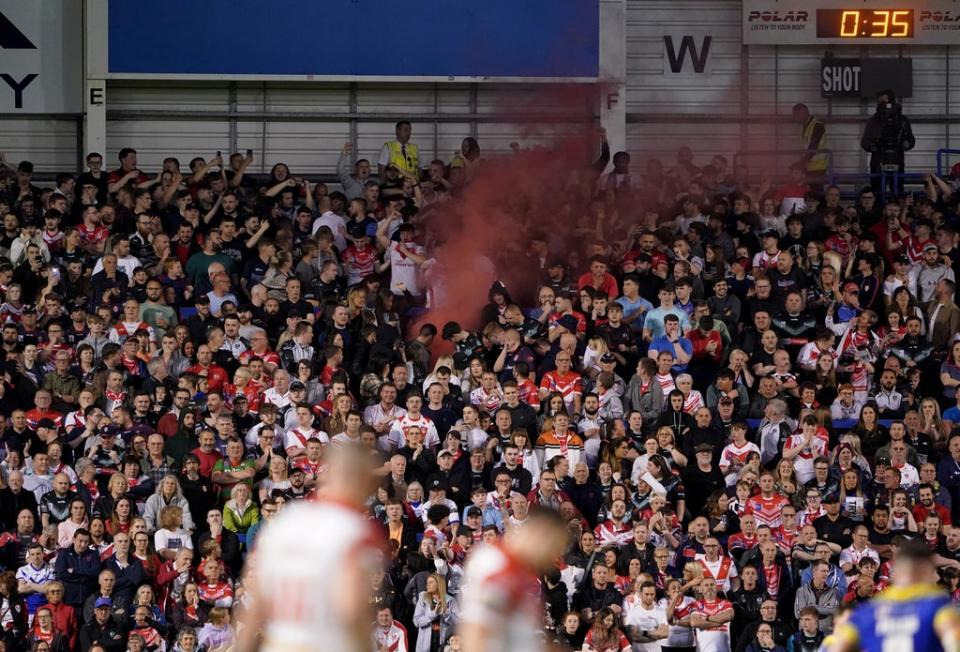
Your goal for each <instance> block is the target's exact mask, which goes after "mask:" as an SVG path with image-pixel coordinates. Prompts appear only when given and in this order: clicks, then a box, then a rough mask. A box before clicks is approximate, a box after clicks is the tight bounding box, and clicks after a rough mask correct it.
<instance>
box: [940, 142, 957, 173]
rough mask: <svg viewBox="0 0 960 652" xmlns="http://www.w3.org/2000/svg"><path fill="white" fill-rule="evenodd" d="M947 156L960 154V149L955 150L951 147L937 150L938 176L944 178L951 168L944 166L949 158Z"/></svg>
mask: <svg viewBox="0 0 960 652" xmlns="http://www.w3.org/2000/svg"><path fill="white" fill-rule="evenodd" d="M947 154H960V149H953V148H950V147H944V148H942V149H938V150H937V176H938V177H943V175H944V174H945V171H948V170H949V168H948V167H947V165H945V164H944V161H945V160H946V158H947Z"/></svg>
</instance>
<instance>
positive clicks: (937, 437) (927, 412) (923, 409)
mask: <svg viewBox="0 0 960 652" xmlns="http://www.w3.org/2000/svg"><path fill="white" fill-rule="evenodd" d="M917 414H918V416H919V417H920V422H919V428H918V430H919V432H921V433H923V434H925V435H927V436H928V437H930V439H932V440H933V445H934V446H938V445H941V444H942V443H943V442H945V441H946V440H947V428H946V426H945V425H944V424H943V417H942V416H941V415H940V405H939V404H938V403H937V401H936V400H935V399H933V398H930V397H929V396H928V397H927V398H925V399H923V400H922V401H920V409H919V410H918V411H917Z"/></svg>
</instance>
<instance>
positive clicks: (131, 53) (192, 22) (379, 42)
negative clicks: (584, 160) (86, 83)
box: [108, 0, 600, 79]
mask: <svg viewBox="0 0 960 652" xmlns="http://www.w3.org/2000/svg"><path fill="white" fill-rule="evenodd" d="M108 15H109V21H108V22H109V25H108V37H109V40H108V51H109V55H108V58H109V68H108V70H109V74H110V75H111V76H113V75H117V76H125V77H126V76H142V77H155V76H202V77H224V78H271V77H303V78H350V77H361V78H362V77H373V78H397V79H408V78H414V77H428V78H435V79H439V78H447V79H451V78H461V79H462V78H481V79H483V78H506V79H510V78H516V79H522V78H543V79H547V78H552V79H595V78H597V76H598V75H599V32H600V30H599V2H598V0H483V1H482V2H472V1H467V0H411V1H410V2H397V1H396V0H270V1H268V2H264V1H263V0H256V1H255V0H150V1H149V2H147V1H145V0H109V14H108Z"/></svg>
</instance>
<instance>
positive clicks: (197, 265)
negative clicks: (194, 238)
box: [183, 229, 234, 287]
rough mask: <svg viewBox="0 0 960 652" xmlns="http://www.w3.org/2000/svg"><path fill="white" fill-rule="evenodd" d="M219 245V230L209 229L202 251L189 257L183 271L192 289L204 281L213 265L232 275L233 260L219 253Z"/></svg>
mask: <svg viewBox="0 0 960 652" xmlns="http://www.w3.org/2000/svg"><path fill="white" fill-rule="evenodd" d="M220 245H221V240H220V229H211V230H210V233H208V234H207V237H206V238H205V239H204V241H203V249H201V250H200V252H199V253H195V254H193V255H192V256H190V259H189V260H188V261H187V264H186V267H184V270H183V271H184V273H185V274H186V275H187V277H188V278H189V279H190V280H191V281H192V283H193V285H194V287H197V285H198V284H199V283H200V282H201V281H202V280H204V278H205V277H206V276H207V273H208V270H209V269H210V265H212V264H213V263H220V264H222V265H223V267H224V269H225V270H226V272H227V274H233V271H234V262H233V258H231V257H230V256H227V255H224V254H222V253H220Z"/></svg>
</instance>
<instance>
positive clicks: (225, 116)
mask: <svg viewBox="0 0 960 652" xmlns="http://www.w3.org/2000/svg"><path fill="white" fill-rule="evenodd" d="M266 92H267V89H266V88H264V89H263V93H264V99H263V103H262V106H261V110H260V111H240V112H237V111H157V110H140V109H135V110H129V109H114V110H110V111H107V119H108V120H133V119H141V120H220V121H223V120H236V121H238V122H259V121H266V120H270V121H274V122H310V121H312V122H344V121H345V120H355V121H357V122H396V121H397V120H409V119H410V114H409V113H343V112H340V113H323V112H318V113H313V112H296V111H268V110H267V107H266ZM415 117H416V120H418V121H424V122H425V121H436V122H445V123H450V122H466V121H467V120H468V119H469V118H468V117H467V116H465V115H464V114H463V113H428V114H417V115H416V116H415ZM597 117H598V116H597V115H584V114H581V113H576V114H567V115H558V114H556V113H549V114H530V113H526V114H519V113H518V114H514V113H495V114H494V113H491V114H483V115H477V116H475V117H474V118H473V119H474V120H476V121H478V122H518V123H551V124H570V123H583V122H586V123H593V122H595V121H596V120H597Z"/></svg>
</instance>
